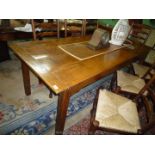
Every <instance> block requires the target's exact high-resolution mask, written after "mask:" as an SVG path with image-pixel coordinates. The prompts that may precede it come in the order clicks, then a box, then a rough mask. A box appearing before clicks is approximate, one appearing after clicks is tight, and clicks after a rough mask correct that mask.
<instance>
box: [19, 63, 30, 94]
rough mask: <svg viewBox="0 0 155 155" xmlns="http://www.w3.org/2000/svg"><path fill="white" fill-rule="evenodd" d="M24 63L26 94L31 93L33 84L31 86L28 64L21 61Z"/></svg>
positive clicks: (23, 72)
mask: <svg viewBox="0 0 155 155" xmlns="http://www.w3.org/2000/svg"><path fill="white" fill-rule="evenodd" d="M21 64H22V74H23V83H24V90H25V94H26V95H30V94H31V86H30V73H29V68H28V66H27V65H26V64H25V63H24V62H21Z"/></svg>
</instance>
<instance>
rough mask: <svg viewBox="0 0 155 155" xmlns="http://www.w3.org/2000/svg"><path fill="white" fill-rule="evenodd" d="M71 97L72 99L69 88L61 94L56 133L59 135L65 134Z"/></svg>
mask: <svg viewBox="0 0 155 155" xmlns="http://www.w3.org/2000/svg"><path fill="white" fill-rule="evenodd" d="M69 99H70V91H69V90H66V91H64V92H62V93H61V94H59V98H58V107H57V117H56V125H55V134H57V135H61V134H63V130H64V126H65V119H66V115H67V108H68V104H69Z"/></svg>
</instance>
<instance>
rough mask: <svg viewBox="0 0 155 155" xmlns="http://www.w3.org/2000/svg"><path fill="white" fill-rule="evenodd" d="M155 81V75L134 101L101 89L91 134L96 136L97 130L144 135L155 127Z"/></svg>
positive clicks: (94, 111) (94, 107) (92, 121)
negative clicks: (143, 110) (143, 111)
mask: <svg viewBox="0 0 155 155" xmlns="http://www.w3.org/2000/svg"><path fill="white" fill-rule="evenodd" d="M154 81H155V75H154V76H153V77H152V78H151V80H150V81H149V82H148V83H147V84H146V85H145V86H144V87H143V88H142V89H141V90H140V91H139V92H138V94H137V95H136V97H135V98H134V99H133V100H130V99H128V98H126V97H124V96H120V95H118V94H115V93H113V92H110V91H108V90H106V89H99V90H98V93H97V96H96V100H95V102H94V105H93V109H92V111H91V120H90V128H89V134H94V133H95V131H96V130H103V131H108V132H113V133H120V134H144V133H145V132H146V131H147V130H148V129H150V128H151V127H153V126H154V125H155V117H154V116H155V115H154V111H153V104H155V92H154V91H153V90H152V88H151V85H152V84H153V82H154ZM140 107H141V108H142V107H143V108H144V109H145V118H146V120H145V121H144V122H143V121H141V118H140V116H139V108H140Z"/></svg>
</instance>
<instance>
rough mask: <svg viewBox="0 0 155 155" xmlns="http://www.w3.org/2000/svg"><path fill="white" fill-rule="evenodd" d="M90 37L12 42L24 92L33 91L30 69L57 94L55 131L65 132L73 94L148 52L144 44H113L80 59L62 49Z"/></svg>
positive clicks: (29, 92) (10, 45)
mask: <svg viewBox="0 0 155 155" xmlns="http://www.w3.org/2000/svg"><path fill="white" fill-rule="evenodd" d="M89 40H90V36H84V37H68V38H61V39H51V40H38V41H27V42H15V43H10V44H9V47H10V49H11V50H12V51H13V52H14V53H15V54H16V55H17V57H18V58H19V59H20V60H21V65H22V74H23V83H24V89H25V94H26V95H30V94H31V87H30V74H29V71H32V72H33V73H34V74H35V75H36V76H37V77H38V78H39V79H40V80H41V81H42V82H43V83H44V84H45V85H46V86H47V87H48V88H49V89H50V91H52V92H53V93H55V94H57V95H58V104H57V116H56V124H55V134H63V130H64V126H65V119H66V114H67V108H68V105H69V101H70V97H71V96H72V95H73V94H75V93H77V92H78V91H79V90H80V89H82V88H84V87H86V86H88V85H90V84H91V83H93V82H95V81H97V80H100V79H101V78H103V77H105V76H107V75H109V74H111V73H113V72H115V71H116V70H118V69H121V68H122V67H124V66H125V65H128V64H130V63H131V62H133V61H135V60H137V59H139V58H143V57H145V55H146V54H147V52H148V51H149V48H148V47H146V46H142V45H141V46H138V47H136V48H135V49H130V48H127V47H124V46H121V47H118V46H115V45H110V46H108V47H105V48H103V49H101V50H100V54H97V55H94V56H91V57H85V59H80V60H79V59H77V58H76V57H74V56H73V55H70V54H68V53H67V52H65V50H62V48H60V45H65V44H72V43H81V42H87V41H89ZM86 48H87V47H86ZM74 49H75V48H74ZM89 50H90V49H89ZM84 52H85V51H83V52H82V53H84ZM93 52H94V53H95V52H97V51H93Z"/></svg>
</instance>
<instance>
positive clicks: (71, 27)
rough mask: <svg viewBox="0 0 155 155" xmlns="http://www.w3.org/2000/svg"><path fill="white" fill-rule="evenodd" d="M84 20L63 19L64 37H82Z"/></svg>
mask: <svg viewBox="0 0 155 155" xmlns="http://www.w3.org/2000/svg"><path fill="white" fill-rule="evenodd" d="M85 22H86V20H85V19H83V20H82V19H65V20H64V29H65V37H67V36H71V37H74V36H84V30H85V28H84V27H85V25H86V23H85Z"/></svg>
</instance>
